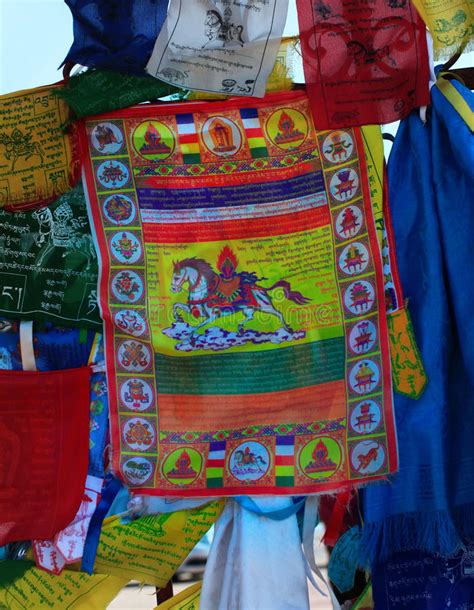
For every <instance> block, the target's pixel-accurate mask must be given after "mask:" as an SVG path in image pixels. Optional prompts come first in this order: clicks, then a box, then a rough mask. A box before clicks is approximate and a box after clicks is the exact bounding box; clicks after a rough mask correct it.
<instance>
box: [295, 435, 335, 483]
mask: <svg viewBox="0 0 474 610" xmlns="http://www.w3.org/2000/svg"><path fill="white" fill-rule="evenodd" d="M341 459H342V452H341V448H340V446H339V443H338V442H337V441H335V440H334V439H333V438H330V437H329V436H322V437H320V438H315V439H313V440H312V441H310V442H309V443H307V444H306V445H305V446H304V447H303V449H302V450H301V452H300V455H299V466H300V469H301V472H303V473H304V474H305V475H306V476H307V477H308V478H309V479H320V478H323V479H327V478H329V477H330V476H332V475H333V474H334V473H335V472H336V470H337V469H338V468H339V466H340V465H341Z"/></svg>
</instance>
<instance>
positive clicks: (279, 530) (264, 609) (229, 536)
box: [200, 497, 309, 610]
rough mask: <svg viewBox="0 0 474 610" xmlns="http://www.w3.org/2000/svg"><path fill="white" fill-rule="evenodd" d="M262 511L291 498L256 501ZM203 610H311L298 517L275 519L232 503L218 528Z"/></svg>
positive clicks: (280, 506) (285, 503)
mask: <svg viewBox="0 0 474 610" xmlns="http://www.w3.org/2000/svg"><path fill="white" fill-rule="evenodd" d="M252 499H253V500H254V502H255V503H256V504H257V505H258V507H259V508H260V509H261V510H262V511H264V512H270V511H275V510H281V509H284V508H287V507H291V506H292V501H291V498H288V497H261V498H256V497H253V498H252ZM200 610H309V596H308V586H307V580H306V569H305V558H304V555H303V552H302V549H301V540H300V536H299V532H298V524H297V520H296V515H295V514H292V515H290V516H289V517H288V518H286V519H284V520H281V521H275V520H272V519H270V518H268V517H264V516H261V515H258V514H256V513H254V512H251V511H249V510H247V509H245V508H243V507H242V506H240V504H238V503H237V502H236V501H234V500H231V499H229V500H228V501H227V502H226V505H225V508H224V510H223V512H222V514H221V516H220V518H219V519H218V521H217V523H216V526H215V535H214V540H213V542H212V546H211V550H210V553H209V558H208V561H207V566H206V571H205V573H204V580H203V585H202V592H201V601H200Z"/></svg>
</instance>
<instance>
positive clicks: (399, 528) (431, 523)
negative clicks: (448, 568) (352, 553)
mask: <svg viewBox="0 0 474 610" xmlns="http://www.w3.org/2000/svg"><path fill="white" fill-rule="evenodd" d="M466 510H467V509H466ZM469 520H470V521H471V523H470V526H471V527H472V525H473V524H474V523H473V522H474V516H472V513H471V514H470V516H469ZM361 535H362V538H361V545H360V558H359V564H360V565H361V566H363V567H366V568H370V566H371V565H372V564H373V562H374V561H375V560H377V561H385V560H387V559H388V557H389V556H390V555H392V554H393V553H397V552H403V551H408V550H413V549H417V550H420V551H425V552H427V553H432V554H435V553H439V554H441V555H451V554H453V553H455V552H456V551H457V550H459V549H460V548H462V546H463V543H462V533H461V531H460V529H458V528H457V527H456V525H455V523H454V520H453V517H452V516H451V515H450V513H448V512H447V511H436V512H418V513H406V514H403V515H394V516H390V517H387V518H386V519H384V521H381V522H376V523H365V524H364V527H363V528H362V532H361Z"/></svg>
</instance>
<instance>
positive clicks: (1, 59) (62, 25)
mask: <svg viewBox="0 0 474 610" xmlns="http://www.w3.org/2000/svg"><path fill="white" fill-rule="evenodd" d="M108 1H109V2H113V0H108ZM297 33H298V26H297V17H296V7H295V0H290V10H289V13H288V19H287V27H286V28H285V35H287V36H290V35H294V34H297ZM72 39H73V36H72V16H71V13H70V11H69V8H68V7H67V6H66V4H65V2H64V0H0V94H2V93H9V92H10V91H18V90H19V89H26V88H28V87H37V86H40V85H46V84H49V83H54V82H56V81H58V80H61V78H62V74H61V70H59V71H58V69H57V68H58V66H59V65H60V64H61V62H62V61H63V59H64V57H65V55H66V53H67V52H68V50H69V47H70V46H71V43H72Z"/></svg>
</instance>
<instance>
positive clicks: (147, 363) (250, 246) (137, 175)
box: [82, 92, 397, 496]
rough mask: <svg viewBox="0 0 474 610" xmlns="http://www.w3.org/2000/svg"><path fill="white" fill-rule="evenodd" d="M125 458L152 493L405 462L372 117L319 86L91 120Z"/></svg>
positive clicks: (120, 448)
mask: <svg viewBox="0 0 474 610" xmlns="http://www.w3.org/2000/svg"><path fill="white" fill-rule="evenodd" d="M82 138H83V145H84V150H88V157H87V159H85V186H86V188H87V192H88V198H89V205H90V214H91V221H92V223H91V224H92V225H93V231H94V232H95V237H96V242H97V244H98V249H99V256H100V265H101V274H100V277H101V279H100V286H99V302H100V306H101V311H102V315H103V317H104V322H105V335H106V350H105V351H106V364H107V375H108V381H109V399H110V409H111V429H112V447H113V468H114V470H115V471H116V472H117V473H120V475H121V476H122V478H123V479H124V480H125V481H126V482H127V484H128V485H130V486H132V487H135V488H139V489H140V493H151V494H158V495H171V496H173V495H174V496H215V495H234V494H242V493H245V494H259V493H260V494H268V493H273V494H274V493H277V494H280V495H281V494H299V493H303V494H304V493H313V492H323V491H329V490H333V489H338V488H340V487H342V486H344V485H346V484H348V483H349V484H357V483H361V482H367V481H370V480H372V479H379V478H382V477H385V476H386V475H387V474H388V473H390V472H393V471H395V470H396V468H397V452H396V442H395V433H394V424H393V414H392V398H391V389H392V388H391V374H390V362H389V349H388V339H387V322H386V313H385V301H384V278H383V272H382V260H381V255H380V247H379V245H378V241H377V234H376V229H375V223H374V216H373V213H372V205H371V199H370V192H369V186H368V177H367V169H366V163H365V157H364V144H363V138H362V135H361V132H360V130H359V129H345V130H335V131H329V132H317V131H315V129H314V127H313V124H312V118H311V111H310V107H309V100H308V98H307V97H306V94H305V93H303V92H288V93H280V94H274V95H271V96H267V97H266V98H264V99H263V100H257V99H248V100H242V99H235V98H234V99H230V100H228V101H225V102H214V103H179V104H168V105H149V106H137V107H134V108H129V109H126V110H119V111H116V112H113V113H109V114H104V115H101V116H96V117H91V118H90V119H89V120H88V121H87V122H85V124H84V127H83V131H82Z"/></svg>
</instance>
